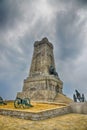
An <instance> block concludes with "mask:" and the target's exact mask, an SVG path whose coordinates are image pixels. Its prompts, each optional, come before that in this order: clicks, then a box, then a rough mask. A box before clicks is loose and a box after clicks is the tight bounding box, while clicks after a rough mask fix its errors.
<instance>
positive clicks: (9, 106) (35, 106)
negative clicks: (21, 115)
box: [0, 102, 66, 112]
mask: <svg viewBox="0 0 87 130" xmlns="http://www.w3.org/2000/svg"><path fill="white" fill-rule="evenodd" d="M31 104H32V105H33V107H29V108H26V109H24V108H15V107H14V102H7V105H0V109H2V108H3V109H11V110H20V111H21V110H22V111H29V112H38V111H42V110H47V109H54V108H60V107H64V106H66V105H65V104H49V103H36V102H32V103H31Z"/></svg>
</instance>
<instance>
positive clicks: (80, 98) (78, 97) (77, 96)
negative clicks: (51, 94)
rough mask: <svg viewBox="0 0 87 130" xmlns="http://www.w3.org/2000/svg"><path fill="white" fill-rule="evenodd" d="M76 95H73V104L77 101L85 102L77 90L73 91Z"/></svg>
mask: <svg viewBox="0 0 87 130" xmlns="http://www.w3.org/2000/svg"><path fill="white" fill-rule="evenodd" d="M75 92H76V94H73V100H74V102H77V100H78V101H79V102H84V101H85V97H84V94H82V96H81V94H80V93H79V92H78V90H75Z"/></svg>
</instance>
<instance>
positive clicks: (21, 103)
mask: <svg viewBox="0 0 87 130" xmlns="http://www.w3.org/2000/svg"><path fill="white" fill-rule="evenodd" d="M14 107H15V108H29V107H33V106H32V105H31V104H30V99H29V98H24V99H22V98H19V97H17V98H16V99H15V101H14Z"/></svg>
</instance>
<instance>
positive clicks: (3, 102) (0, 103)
mask: <svg viewBox="0 0 87 130" xmlns="http://www.w3.org/2000/svg"><path fill="white" fill-rule="evenodd" d="M0 105H7V103H6V102H5V101H4V100H3V98H2V97H0Z"/></svg>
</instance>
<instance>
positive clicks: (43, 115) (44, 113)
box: [0, 106, 71, 120]
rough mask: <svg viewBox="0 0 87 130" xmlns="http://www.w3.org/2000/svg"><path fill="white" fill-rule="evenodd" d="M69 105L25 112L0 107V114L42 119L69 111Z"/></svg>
mask: <svg viewBox="0 0 87 130" xmlns="http://www.w3.org/2000/svg"><path fill="white" fill-rule="evenodd" d="M70 111H71V110H70V107H69V106H67V107H62V108H56V109H50V110H44V111H40V112H25V111H17V110H16V111H15V110H5V109H0V115H8V116H13V117H17V118H22V119H27V120H44V119H47V118H52V117H56V116H60V115H64V114H68V113H70Z"/></svg>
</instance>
